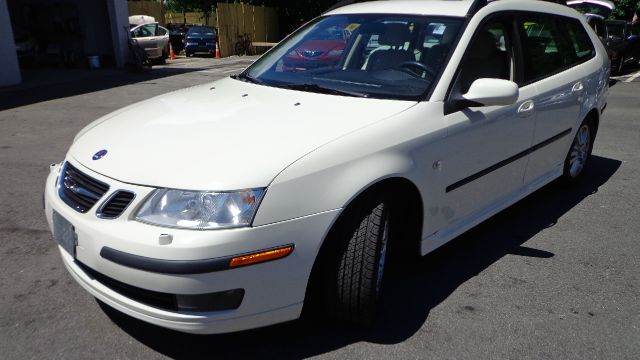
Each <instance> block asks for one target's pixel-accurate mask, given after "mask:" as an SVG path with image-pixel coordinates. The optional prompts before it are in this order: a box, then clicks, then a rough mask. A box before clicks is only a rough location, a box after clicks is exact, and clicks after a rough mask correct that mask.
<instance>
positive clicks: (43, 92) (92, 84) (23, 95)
mask: <svg viewBox="0 0 640 360" xmlns="http://www.w3.org/2000/svg"><path fill="white" fill-rule="evenodd" d="M200 70H204V68H199V67H192V68H184V67H175V68H171V67H162V68H155V67H154V68H152V69H151V70H148V71H143V72H128V71H126V70H122V69H100V70H86V69H33V70H27V71H25V73H24V74H23V83H22V84H20V85H17V86H11V87H6V88H0V111H1V110H7V109H12V108H15V107H19V106H25V105H30V104H35V103H39V102H42V101H49V100H54V99H60V98H65V97H69V96H75V95H80V94H86V93H91V92H95V91H100V90H106V89H110V88H114V87H118V86H124V85H129V84H135V83H139V82H144V81H149V80H154V79H159V78H164V77H168V76H174V75H180V74H184V73H189V72H193V71H200Z"/></svg>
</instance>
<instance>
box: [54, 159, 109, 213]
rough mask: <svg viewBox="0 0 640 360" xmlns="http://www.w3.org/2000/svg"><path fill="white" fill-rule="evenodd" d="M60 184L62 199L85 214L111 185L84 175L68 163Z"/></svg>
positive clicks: (63, 169)
mask: <svg viewBox="0 0 640 360" xmlns="http://www.w3.org/2000/svg"><path fill="white" fill-rule="evenodd" d="M58 182H59V185H60V186H59V189H58V195H59V196H60V199H62V201H64V202H65V203H66V204H67V205H69V206H70V207H72V208H73V209H75V210H76V211H78V212H81V213H83V214H84V213H86V212H87V211H89V209H91V208H92V207H93V205H95V204H96V203H97V202H98V200H100V198H101V197H102V196H103V195H104V194H105V193H106V192H107V191H108V190H109V185H107V184H105V183H103V182H101V181H98V180H96V179H94V178H92V177H90V176H89V175H86V174H84V173H83V172H81V171H80V170H78V169H76V168H75V167H74V166H73V165H71V164H69V163H68V162H67V163H65V164H64V167H63V168H62V171H61V172H60V179H59V180H58Z"/></svg>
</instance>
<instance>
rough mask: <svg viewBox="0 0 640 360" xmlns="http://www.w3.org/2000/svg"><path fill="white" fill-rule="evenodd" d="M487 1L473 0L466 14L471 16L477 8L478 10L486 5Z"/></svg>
mask: <svg viewBox="0 0 640 360" xmlns="http://www.w3.org/2000/svg"><path fill="white" fill-rule="evenodd" d="M488 2H489V1H487V0H473V4H471V6H470V7H469V11H468V12H467V16H473V15H474V14H475V13H477V12H478V10H480V9H482V8H483V7H485V6H487V3H488Z"/></svg>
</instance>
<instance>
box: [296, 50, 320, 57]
mask: <svg viewBox="0 0 640 360" xmlns="http://www.w3.org/2000/svg"><path fill="white" fill-rule="evenodd" d="M299 53H300V55H302V56H306V57H317V56H320V55H322V54H324V51H322V50H300V51H299Z"/></svg>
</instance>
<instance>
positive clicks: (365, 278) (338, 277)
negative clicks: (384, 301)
mask: <svg viewBox="0 0 640 360" xmlns="http://www.w3.org/2000/svg"><path fill="white" fill-rule="evenodd" d="M351 210H352V211H347V212H345V214H343V216H344V217H343V220H344V221H342V222H341V223H339V224H337V226H338V228H337V231H336V232H335V233H334V234H333V235H332V236H333V238H332V239H331V241H332V244H333V249H332V252H331V253H330V254H329V256H328V258H327V259H326V260H327V262H328V264H326V268H325V271H324V283H325V286H324V296H325V301H324V303H325V307H326V311H327V313H328V315H329V316H330V317H332V318H334V319H337V320H340V321H345V322H348V323H353V324H358V325H368V324H371V323H372V322H373V321H374V319H375V314H376V312H377V305H378V301H379V298H380V293H381V289H382V287H381V286H382V275H383V273H384V265H385V259H386V253H387V247H388V246H387V243H388V235H389V214H388V206H387V205H386V203H385V202H384V201H383V200H382V199H380V198H369V199H365V200H364V201H360V202H359V203H357V204H355V206H353V207H352V208H351Z"/></svg>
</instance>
